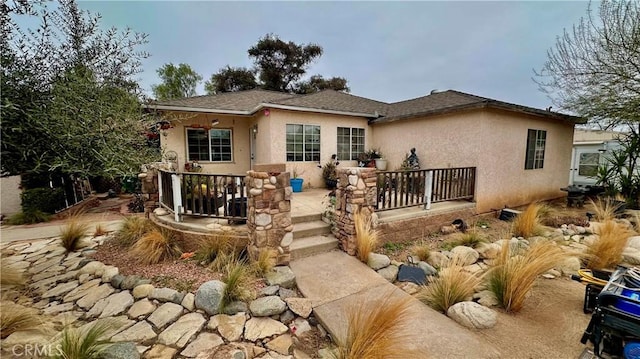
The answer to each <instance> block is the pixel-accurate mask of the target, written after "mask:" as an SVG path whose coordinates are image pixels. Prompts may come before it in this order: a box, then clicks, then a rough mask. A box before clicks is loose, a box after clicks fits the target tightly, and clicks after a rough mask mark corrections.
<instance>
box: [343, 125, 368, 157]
mask: <svg viewBox="0 0 640 359" xmlns="http://www.w3.org/2000/svg"><path fill="white" fill-rule="evenodd" d="M337 153H338V158H339V159H342V160H357V159H358V156H359V155H361V154H362V153H364V128H349V127H338V152H337Z"/></svg>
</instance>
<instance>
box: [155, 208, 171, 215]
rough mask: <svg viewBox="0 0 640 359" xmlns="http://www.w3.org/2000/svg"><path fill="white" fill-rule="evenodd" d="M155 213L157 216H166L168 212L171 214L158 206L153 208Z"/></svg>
mask: <svg viewBox="0 0 640 359" xmlns="http://www.w3.org/2000/svg"><path fill="white" fill-rule="evenodd" d="M153 214H155V215H156V216H166V215H167V214H169V212H168V211H167V210H166V209H164V208H160V207H158V208H156V209H154V210H153Z"/></svg>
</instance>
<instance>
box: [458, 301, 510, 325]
mask: <svg viewBox="0 0 640 359" xmlns="http://www.w3.org/2000/svg"><path fill="white" fill-rule="evenodd" d="M447 316H449V318H451V319H453V320H455V321H456V322H457V323H458V324H460V325H462V326H464V327H467V328H471V329H485V328H491V327H493V326H494V325H496V322H497V320H498V314H497V313H496V312H494V311H493V310H491V309H489V308H487V307H484V306H482V305H480V304H478V303H475V302H460V303H456V304H454V305H452V306H451V307H449V310H447Z"/></svg>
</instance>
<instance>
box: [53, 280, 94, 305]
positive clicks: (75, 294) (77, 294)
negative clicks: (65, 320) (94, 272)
mask: <svg viewBox="0 0 640 359" xmlns="http://www.w3.org/2000/svg"><path fill="white" fill-rule="evenodd" d="M98 284H100V279H94V280H91V281H88V282H86V283H84V284H83V285H81V286H79V287H77V288H75V289H74V290H72V291H71V292H69V293H67V295H65V296H64V298H62V301H63V302H73V301H75V300H78V299H79V298H82V297H84V296H85V295H87V294H89V292H90V291H91V290H93V289H94V288H95V287H97V286H98Z"/></svg>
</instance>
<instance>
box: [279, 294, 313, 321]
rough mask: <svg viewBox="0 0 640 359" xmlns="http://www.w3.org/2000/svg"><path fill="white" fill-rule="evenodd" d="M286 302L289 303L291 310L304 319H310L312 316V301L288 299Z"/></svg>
mask: <svg viewBox="0 0 640 359" xmlns="http://www.w3.org/2000/svg"><path fill="white" fill-rule="evenodd" d="M285 301H286V302H287V305H288V306H289V309H291V311H292V312H294V313H296V314H297V315H299V316H301V317H303V318H309V315H311V311H312V310H313V306H312V303H311V299H307V298H287V299H286V300H285Z"/></svg>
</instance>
